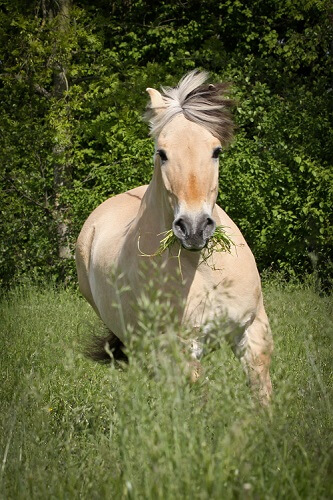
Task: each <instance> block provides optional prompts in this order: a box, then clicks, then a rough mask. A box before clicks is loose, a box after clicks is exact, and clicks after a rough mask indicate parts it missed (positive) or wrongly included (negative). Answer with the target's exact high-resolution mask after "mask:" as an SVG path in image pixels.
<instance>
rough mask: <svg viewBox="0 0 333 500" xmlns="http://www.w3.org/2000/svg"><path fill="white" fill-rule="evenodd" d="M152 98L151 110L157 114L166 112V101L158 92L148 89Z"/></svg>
mask: <svg viewBox="0 0 333 500" xmlns="http://www.w3.org/2000/svg"><path fill="white" fill-rule="evenodd" d="M146 90H147V92H148V94H149V97H150V109H151V110H152V111H154V112H155V113H156V114H158V113H160V112H161V111H164V109H165V108H166V106H165V102H164V99H163V97H162V95H161V94H160V93H159V91H158V90H155V89H151V88H149V87H148V88H147V89H146Z"/></svg>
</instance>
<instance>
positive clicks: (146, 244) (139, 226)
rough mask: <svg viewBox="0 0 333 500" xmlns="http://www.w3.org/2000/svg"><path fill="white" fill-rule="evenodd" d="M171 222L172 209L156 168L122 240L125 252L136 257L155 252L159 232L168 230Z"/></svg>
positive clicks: (159, 236)
mask: <svg viewBox="0 0 333 500" xmlns="http://www.w3.org/2000/svg"><path fill="white" fill-rule="evenodd" d="M172 222H173V213H172V209H171V207H170V206H169V205H168V203H167V199H166V193H165V189H164V186H163V184H162V179H161V173H160V172H159V170H157V169H156V170H155V171H154V175H153V178H152V180H151V182H150V184H149V186H148V188H147V191H146V192H145V195H144V197H143V198H142V201H141V205H140V208H139V211H138V214H137V216H136V217H135V219H134V220H133V222H132V224H131V228H130V230H129V232H128V235H127V237H126V239H125V241H124V246H123V248H124V250H125V252H126V253H127V251H129V252H131V254H132V256H135V255H138V258H140V252H142V253H145V254H149V255H151V254H153V253H155V252H156V250H157V249H158V247H159V242H160V240H161V233H163V232H165V231H168V230H170V229H171V228H172ZM138 247H139V252H138ZM126 250H127V251H126Z"/></svg>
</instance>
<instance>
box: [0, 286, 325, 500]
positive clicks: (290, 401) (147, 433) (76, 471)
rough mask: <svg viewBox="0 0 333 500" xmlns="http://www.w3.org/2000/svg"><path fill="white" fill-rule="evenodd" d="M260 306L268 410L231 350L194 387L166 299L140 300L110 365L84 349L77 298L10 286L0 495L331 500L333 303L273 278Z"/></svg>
mask: <svg viewBox="0 0 333 500" xmlns="http://www.w3.org/2000/svg"><path fill="white" fill-rule="evenodd" d="M265 300H266V306H267V310H268V314H269V316H270V319H271V323H272V329H273V332H274V339H275V356H274V359H273V364H272V381H273V386H274V391H275V392H274V401H273V404H272V411H271V414H268V413H265V412H264V411H263V410H261V409H260V408H258V407H257V406H256V405H255V404H254V402H253V401H252V399H251V397H250V394H249V390H248V388H247V387H246V384H245V378H244V375H243V372H242V369H241V366H240V364H239V362H238V361H237V360H236V359H235V358H234V357H233V355H232V353H231V351H230V349H229V348H228V346H227V345H224V344H222V346H221V348H220V349H219V350H217V351H215V352H214V353H212V354H210V355H208V356H207V357H206V358H204V360H203V367H204V374H203V376H202V377H201V379H199V381H198V382H197V383H196V384H194V385H191V384H189V382H188V380H187V377H186V376H185V375H184V374H183V370H182V359H181V355H180V354H179V351H177V348H176V347H175V344H174V342H173V340H172V339H173V337H172V330H173V323H172V319H171V320H170V318H167V317H166V314H165V304H163V301H162V300H159V297H158V296H156V297H155V299H154V300H153V302H154V303H153V305H152V306H151V305H150V307H149V308H148V307H147V305H148V304H149V301H148V302H147V303H146V304H140V308H141V312H142V314H141V320H140V321H141V323H140V328H139V331H140V332H141V337H140V338H141V340H140V341H139V342H136V346H134V347H135V348H134V347H133V349H132V351H131V350H130V352H129V357H130V363H129V365H128V366H110V367H107V366H102V365H97V364H94V363H93V362H91V361H89V360H87V359H85V358H84V357H83V355H82V354H81V352H82V343H83V340H84V338H86V337H88V336H89V335H90V334H91V332H92V331H94V332H95V333H96V332H98V331H101V329H102V326H101V325H100V323H99V321H98V320H97V319H96V317H95V314H94V313H93V311H92V310H91V309H90V307H89V306H88V305H87V304H86V303H85V301H84V300H83V299H81V298H80V297H78V296H77V295H76V294H74V293H72V292H69V291H64V290H58V291H57V290H55V289H53V288H52V287H49V288H47V287H45V288H44V289H38V288H34V287H25V288H18V289H16V290H14V291H13V292H11V293H10V294H9V295H8V296H7V298H5V299H3V300H2V303H1V357H0V362H1V386H0V397H1V413H0V496H2V497H3V498H9V499H21V498H22V499H24V498H29V499H31V498H41V499H45V498H87V499H88V498H89V499H90V498H98V499H100V498H108V499H109V498H112V499H113V498H115V499H118V498H133V499H136V498H144V499H159V498H160V499H169V498H170V499H171V498H172V499H174V498H198V499H206V498H207V499H208V498H218V499H222V498H223V499H229V498H247V499H251V498H253V499H254V498H256V499H257V498H260V499H261V498H267V499H268V498H288V499H289V498H302V499H303V498H332V493H333V458H332V454H333V450H332V442H333V425H332V424H333V413H332V403H333V398H332V387H333V377H332V340H333V332H332V302H331V300H330V299H329V298H327V297H319V296H318V295H317V294H316V293H315V292H314V291H313V290H312V289H311V288H310V287H309V288H304V287H303V288H301V287H297V286H294V287H291V286H282V285H280V284H277V283H275V284H267V285H266V287H265ZM148 311H149V314H147V312H148ZM166 323H167V325H168V328H167V334H166V335H165V336H164V337H163V338H162V341H161V342H156V341H155V342H151V340H152V335H155V332H159V331H161V330H160V329H161V327H162V326H163V325H164V326H166ZM154 325H155V326H154ZM143 338H146V339H149V342H145V341H144V340H143ZM170 346H171V347H170Z"/></svg>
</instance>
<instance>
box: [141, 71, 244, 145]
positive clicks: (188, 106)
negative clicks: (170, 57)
mask: <svg viewBox="0 0 333 500" xmlns="http://www.w3.org/2000/svg"><path fill="white" fill-rule="evenodd" d="M207 78H208V73H206V72H205V71H203V72H199V71H197V70H194V71H191V72H190V73H188V74H187V75H185V76H184V77H183V78H182V79H181V80H180V82H179V84H178V85H177V87H162V92H163V94H162V97H163V100H164V102H165V106H166V107H165V111H163V112H162V113H157V114H156V113H155V112H154V110H153V109H148V112H147V114H146V117H147V118H148V120H149V121H150V124H151V134H152V135H153V136H155V137H157V136H158V135H159V134H160V133H161V131H162V129H163V128H164V127H165V126H166V125H167V123H169V121H170V120H171V119H172V118H174V117H175V116H176V115H178V114H181V113H182V114H183V115H184V116H185V118H187V119H188V120H190V121H193V122H195V123H197V124H198V125H201V126H203V127H205V128H206V129H208V130H209V131H210V132H211V134H212V135H214V136H215V137H217V138H218V139H219V140H220V142H221V144H223V145H227V144H228V143H229V142H231V140H232V137H233V129H234V125H233V120H232V117H231V113H230V107H231V106H233V104H234V103H233V101H232V100H231V99H229V98H227V97H226V96H227V94H228V91H229V84H228V83H218V84H215V85H212V84H204V83H205V82H206V80H207Z"/></svg>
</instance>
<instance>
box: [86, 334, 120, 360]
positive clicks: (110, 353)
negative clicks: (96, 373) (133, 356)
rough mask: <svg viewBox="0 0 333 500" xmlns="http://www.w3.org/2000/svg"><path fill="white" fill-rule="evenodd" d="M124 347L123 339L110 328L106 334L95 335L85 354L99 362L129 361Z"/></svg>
mask: <svg viewBox="0 0 333 500" xmlns="http://www.w3.org/2000/svg"><path fill="white" fill-rule="evenodd" d="M124 347H125V346H124V344H123V343H122V341H121V340H120V339H118V337H117V336H116V335H115V334H114V333H113V332H111V330H108V332H107V334H106V335H103V336H100V335H93V336H92V337H91V339H90V341H89V344H88V345H87V346H86V347H85V349H84V354H85V355H86V356H87V358H90V359H92V360H93V361H97V362H99V363H111V362H112V361H124V362H125V363H128V357H127V355H126V354H125V352H124Z"/></svg>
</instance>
